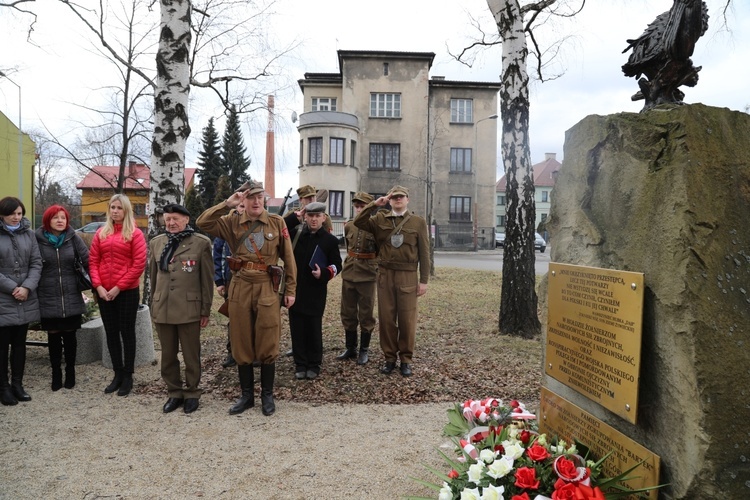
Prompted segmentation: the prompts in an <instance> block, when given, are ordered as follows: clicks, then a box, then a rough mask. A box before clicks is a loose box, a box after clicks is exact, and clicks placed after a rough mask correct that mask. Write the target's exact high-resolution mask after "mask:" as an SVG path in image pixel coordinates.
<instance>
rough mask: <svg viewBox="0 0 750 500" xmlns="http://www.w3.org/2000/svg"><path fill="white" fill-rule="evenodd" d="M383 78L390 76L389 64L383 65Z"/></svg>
mask: <svg viewBox="0 0 750 500" xmlns="http://www.w3.org/2000/svg"><path fill="white" fill-rule="evenodd" d="M383 76H388V63H383Z"/></svg>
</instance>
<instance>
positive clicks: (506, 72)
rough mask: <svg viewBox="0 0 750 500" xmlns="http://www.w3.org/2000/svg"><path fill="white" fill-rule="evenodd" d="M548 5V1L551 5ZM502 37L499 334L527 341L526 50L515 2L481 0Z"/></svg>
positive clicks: (530, 311) (532, 321)
mask: <svg viewBox="0 0 750 500" xmlns="http://www.w3.org/2000/svg"><path fill="white" fill-rule="evenodd" d="M553 3H554V2H553ZM487 5H488V6H489V8H490V11H491V12H492V15H493V16H494V18H495V22H496V24H497V29H498V33H499V34H500V37H501V39H502V48H503V56H502V57H503V59H502V77H501V79H502V83H503V86H502V88H501V90H500V113H501V118H502V122H503V123H502V138H501V150H502V154H503V167H504V168H505V177H506V180H507V185H506V188H505V189H506V191H505V195H506V203H507V206H506V220H505V243H504V249H503V282H502V289H501V297H500V316H499V322H498V326H499V330H500V333H503V334H509V335H518V336H523V337H533V336H535V335H538V334H539V333H540V331H541V325H540V323H539V317H538V315H537V302H538V299H537V295H536V275H535V271H534V263H535V259H536V256H535V254H534V222H535V219H536V207H535V205H534V178H533V174H532V169H531V153H530V146H529V75H528V73H527V71H526V63H527V56H528V48H527V45H526V33H525V32H524V20H523V12H522V10H521V5H520V4H519V2H518V0H487Z"/></svg>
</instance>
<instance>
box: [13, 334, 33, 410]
mask: <svg viewBox="0 0 750 500" xmlns="http://www.w3.org/2000/svg"><path fill="white" fill-rule="evenodd" d="M25 337H26V336H25V335H24V341H23V344H22V345H20V346H19V345H15V346H12V347H11V349H10V372H11V378H10V390H11V391H12V392H13V395H14V396H15V397H16V399H17V400H18V401H31V396H29V394H28V393H27V392H26V391H25V390H24V388H23V370H24V368H25V367H26V338H25Z"/></svg>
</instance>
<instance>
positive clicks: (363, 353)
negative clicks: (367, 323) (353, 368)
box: [357, 332, 372, 365]
mask: <svg viewBox="0 0 750 500" xmlns="http://www.w3.org/2000/svg"><path fill="white" fill-rule="evenodd" d="M371 337H372V332H362V339H361V341H360V344H359V358H357V364H358V365H366V364H367V362H368V361H369V359H370V358H369V357H368V356H367V349H369V348H370V338H371Z"/></svg>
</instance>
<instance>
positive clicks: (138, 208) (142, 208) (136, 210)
mask: <svg viewBox="0 0 750 500" xmlns="http://www.w3.org/2000/svg"><path fill="white" fill-rule="evenodd" d="M133 215H137V216H144V215H146V204H145V203H133Z"/></svg>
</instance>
